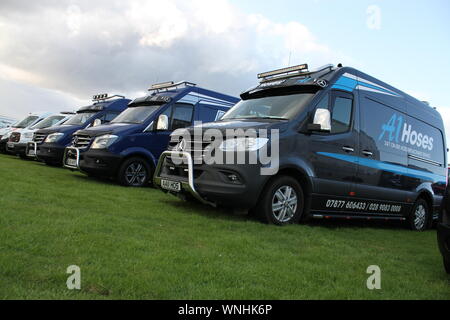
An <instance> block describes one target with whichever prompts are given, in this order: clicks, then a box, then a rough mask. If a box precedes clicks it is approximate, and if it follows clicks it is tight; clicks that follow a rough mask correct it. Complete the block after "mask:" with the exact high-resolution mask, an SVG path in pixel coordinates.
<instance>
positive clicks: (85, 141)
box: [72, 134, 92, 149]
mask: <svg viewBox="0 0 450 320" xmlns="http://www.w3.org/2000/svg"><path fill="white" fill-rule="evenodd" d="M91 140H92V137H90V136H88V135H84V134H77V135H75V136H74V137H73V140H72V144H73V146H74V147H75V148H81V149H83V148H87V147H89V145H90V144H91Z"/></svg>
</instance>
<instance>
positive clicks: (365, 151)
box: [362, 150, 373, 157]
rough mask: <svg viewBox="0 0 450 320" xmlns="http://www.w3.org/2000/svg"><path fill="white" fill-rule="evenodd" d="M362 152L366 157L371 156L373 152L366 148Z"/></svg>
mask: <svg viewBox="0 0 450 320" xmlns="http://www.w3.org/2000/svg"><path fill="white" fill-rule="evenodd" d="M362 154H363V155H365V156H366V157H371V156H373V153H372V152H370V151H368V150H363V152H362Z"/></svg>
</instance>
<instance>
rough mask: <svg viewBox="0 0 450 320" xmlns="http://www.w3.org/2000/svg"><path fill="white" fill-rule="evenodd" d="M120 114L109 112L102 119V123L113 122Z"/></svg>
mask: <svg viewBox="0 0 450 320" xmlns="http://www.w3.org/2000/svg"><path fill="white" fill-rule="evenodd" d="M118 115H119V114H118V113H117V112H114V113H113V112H108V113H106V114H105V115H104V116H103V117H102V118H101V120H102V123H107V122H111V121H112V120H114V118H116V117H117V116H118Z"/></svg>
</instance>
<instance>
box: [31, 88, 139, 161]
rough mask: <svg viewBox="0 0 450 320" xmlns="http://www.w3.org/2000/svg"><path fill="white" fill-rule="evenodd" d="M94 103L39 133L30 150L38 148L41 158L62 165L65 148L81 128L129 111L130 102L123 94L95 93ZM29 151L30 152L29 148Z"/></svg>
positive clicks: (36, 133) (35, 151)
mask: <svg viewBox="0 0 450 320" xmlns="http://www.w3.org/2000/svg"><path fill="white" fill-rule="evenodd" d="M92 101H93V104H92V105H89V106H86V107H82V108H80V109H79V110H78V111H77V114H76V115H75V116H73V117H72V118H71V119H69V120H68V121H66V122H64V124H62V125H60V126H55V127H51V128H48V129H41V130H38V131H36V132H35V134H34V138H33V142H30V143H28V146H27V148H28V149H34V152H33V153H34V154H35V155H36V157H37V159H39V160H41V161H43V162H45V163H46V164H48V165H62V164H63V156H64V150H65V148H66V147H67V146H68V145H69V144H71V143H72V139H73V137H72V135H73V133H75V132H76V131H77V130H80V129H85V128H88V127H92V126H97V125H100V124H104V123H108V122H110V121H111V120H113V119H114V118H115V117H117V115H119V114H120V113H121V112H122V111H123V110H125V109H126V108H127V106H128V103H129V102H130V100H129V99H125V97H123V96H119V95H113V96H108V94H99V95H95V96H94V97H93V99H92ZM27 152H28V151H27Z"/></svg>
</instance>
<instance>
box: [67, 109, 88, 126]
mask: <svg viewBox="0 0 450 320" xmlns="http://www.w3.org/2000/svg"><path fill="white" fill-rule="evenodd" d="M94 114H95V113H94V112H83V113H78V114H77V115H75V116H74V117H72V118H70V119H69V120H67V121H66V122H64V125H68V126H69V125H77V126H81V125H83V124H85V123H86V122H87V121H88V120H89V119H90V118H91V117H92V116H93V115H94Z"/></svg>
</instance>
